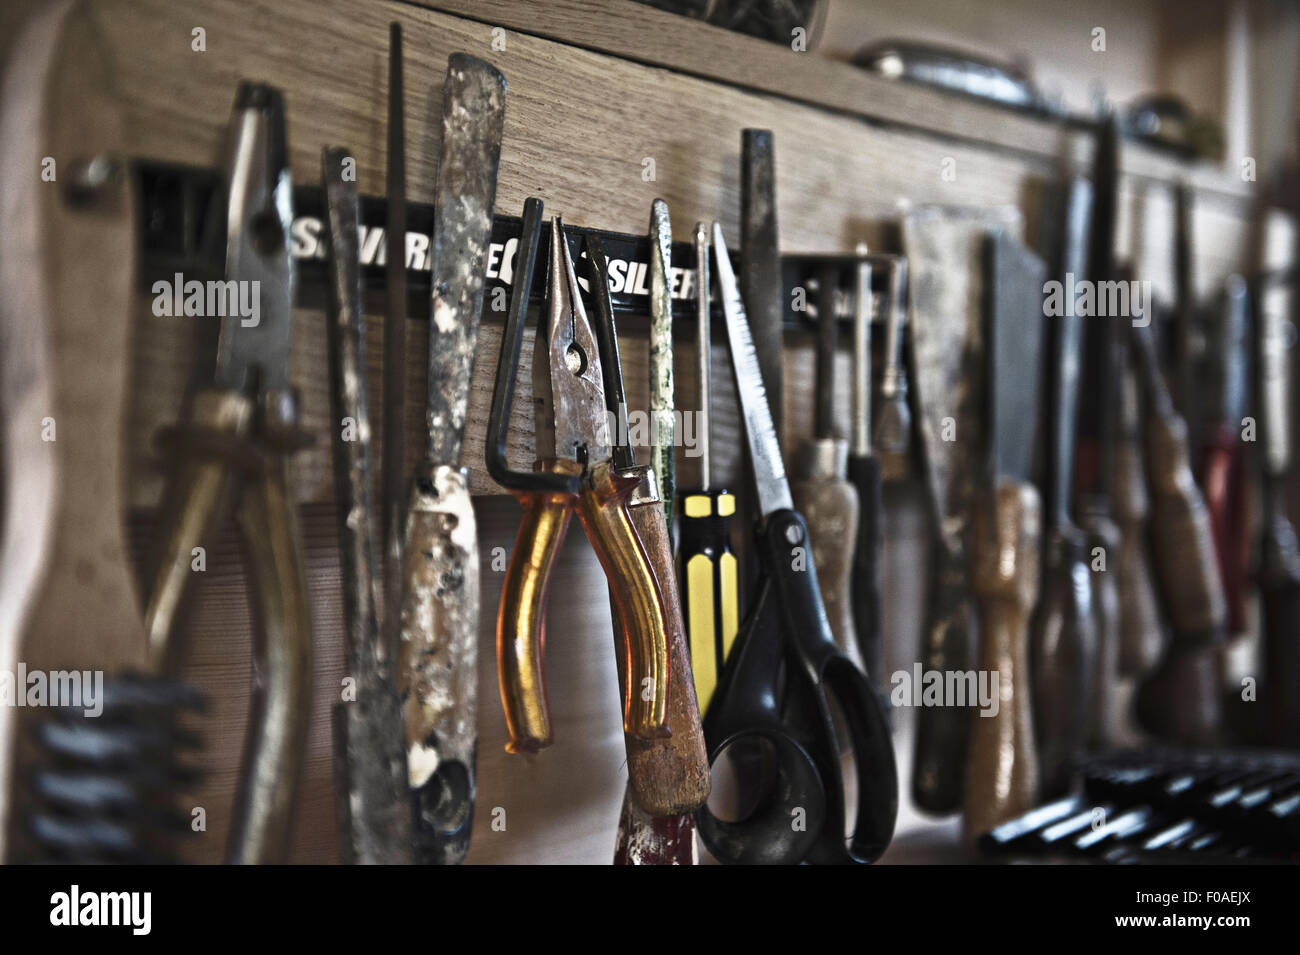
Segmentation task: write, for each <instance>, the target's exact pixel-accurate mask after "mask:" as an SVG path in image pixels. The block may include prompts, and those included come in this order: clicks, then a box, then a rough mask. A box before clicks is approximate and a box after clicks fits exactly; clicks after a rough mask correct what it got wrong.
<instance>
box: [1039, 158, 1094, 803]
mask: <svg viewBox="0 0 1300 955" xmlns="http://www.w3.org/2000/svg"><path fill="white" fill-rule="evenodd" d="M1061 192H1062V195H1061V196H1060V197H1059V202H1058V203H1057V208H1058V209H1059V210H1060V212H1059V215H1058V227H1059V229H1060V238H1059V239H1058V243H1059V247H1058V249H1057V251H1056V263H1055V265H1054V267H1053V271H1054V273H1055V278H1056V279H1057V281H1059V282H1061V283H1062V285H1063V287H1065V288H1068V287H1070V285H1072V284H1073V283H1072V281H1071V276H1080V275H1083V274H1084V256H1085V255H1086V253H1087V239H1088V229H1089V223H1090V220H1091V215H1092V185H1091V183H1089V182H1088V181H1087V180H1086V179H1082V178H1073V179H1070V180H1067V181H1065V182H1064V183H1062V186H1061ZM1045 321H1047V324H1048V329H1047V339H1048V343H1047V344H1048V348H1047V354H1048V361H1047V367H1046V380H1047V427H1046V439H1047V455H1046V457H1047V468H1046V472H1047V473H1046V478H1047V480H1046V504H1047V508H1046V510H1047V514H1046V535H1045V538H1044V541H1043V551H1044V554H1043V557H1044V560H1043V580H1042V596H1041V598H1040V599H1039V601H1038V606H1037V607H1036V608H1035V610H1034V617H1033V624H1032V628H1031V637H1030V642H1029V658H1030V667H1031V672H1032V681H1033V704H1034V706H1033V713H1034V740H1035V743H1036V745H1037V747H1038V765H1039V771H1040V773H1041V776H1042V790H1043V794H1044V795H1045V796H1049V797H1050V796H1055V795H1058V794H1059V793H1061V792H1064V791H1065V789H1066V788H1067V785H1068V778H1069V777H1068V771H1069V768H1070V764H1071V763H1072V761H1073V760H1075V759H1076V758H1077V757H1078V756H1079V755H1080V753H1081V752H1082V750H1083V745H1084V738H1085V735H1086V734H1087V732H1088V730H1089V727H1090V726H1091V723H1092V720H1091V716H1092V714H1091V713H1090V712H1089V710H1090V708H1092V707H1094V706H1095V701H1096V700H1098V699H1100V698H1101V696H1102V694H1103V693H1104V692H1105V688H1103V687H1102V686H1101V685H1100V681H1099V680H1098V679H1097V674H1096V672H1095V668H1094V667H1095V660H1096V657H1097V654H1098V650H1099V638H1104V639H1106V640H1107V641H1109V644H1110V645H1111V646H1112V647H1113V645H1114V635H1115V634H1114V629H1113V627H1112V626H1111V624H1112V622H1113V621H1114V611H1115V607H1114V606H1113V600H1112V606H1110V607H1106V608H1102V609H1103V611H1104V612H1103V613H1101V614H1098V615H1094V613H1093V596H1094V590H1093V583H1092V581H1091V579H1090V574H1089V571H1088V561H1087V555H1088V542H1087V539H1086V538H1085V537H1084V534H1083V532H1082V531H1081V530H1079V528H1078V527H1076V526H1075V525H1074V522H1073V520H1072V519H1071V514H1070V511H1071V508H1070V505H1071V501H1072V495H1071V493H1070V492H1071V489H1072V487H1073V484H1074V435H1075V430H1074V424H1075V414H1076V410H1077V407H1078V395H1079V371H1080V365H1081V356H1080V349H1081V339H1082V334H1083V319H1082V317H1081V316H1080V315H1078V314H1076V312H1075V310H1074V309H1073V308H1069V309H1066V310H1065V312H1064V314H1063V315H1060V316H1056V317H1053V318H1052V319H1050V321H1048V320H1047V319H1045ZM1111 594H1113V589H1112V590H1111ZM1098 596H1100V595H1098ZM1102 620H1104V621H1105V624H1104V626H1105V631H1106V632H1104V633H1099V632H1098V631H1097V630H1096V629H1094V628H1095V627H1096V626H1097V625H1098V623H1100V622H1101V621H1102Z"/></svg>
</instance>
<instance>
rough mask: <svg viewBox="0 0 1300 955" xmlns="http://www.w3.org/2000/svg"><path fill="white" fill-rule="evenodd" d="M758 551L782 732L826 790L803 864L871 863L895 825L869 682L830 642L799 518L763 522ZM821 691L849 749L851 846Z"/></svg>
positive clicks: (894, 774) (889, 767) (894, 792)
mask: <svg viewBox="0 0 1300 955" xmlns="http://www.w3.org/2000/svg"><path fill="white" fill-rule="evenodd" d="M758 548H759V552H760V555H761V556H760V560H761V561H762V562H763V566H764V571H765V572H766V573H767V574H768V575H769V578H770V579H771V581H772V584H773V589H774V590H775V593H776V597H777V604H778V605H779V608H780V612H781V615H782V618H783V619H782V622H783V624H784V627H785V633H786V654H787V660H788V661H789V667H790V673H789V675H788V678H787V679H788V689H787V705H786V713H785V717H786V725H787V727H788V728H789V731H790V732H791V733H792V735H794V736H795V738H796V739H799V740H800V741H801V742H802V743H803V745H804V746H805V748H807V750H808V751H809V753H811V754H812V757H813V759H814V760H815V761H816V763H817V768H818V771H819V772H820V773H821V776H822V785H823V786H824V788H825V790H826V803H827V805H826V826H825V828H824V830H823V832H822V836H821V838H819V839H818V840H817V844H816V846H815V847H814V850H813V852H812V854H811V855H810V856H809V859H808V861H810V862H817V863H823V864H833V863H869V862H874V861H875V860H876V859H878V858H880V855H881V854H882V853H883V852H884V851H885V848H886V847H887V846H888V845H889V841H890V840H891V839H892V838H893V835H894V824H895V822H896V821H897V819H898V768H897V765H896V764H895V761H894V746H893V741H892V739H891V738H890V734H889V720H888V717H887V716H886V714H885V711H884V708H883V707H882V706H881V705H880V700H879V698H878V697H877V696H876V694H875V693H874V692H873V691H872V688H871V683H870V681H868V680H867V678H866V676H865V675H864V674H863V673H862V671H861V670H859V669H858V668H857V667H856V666H855V665H854V664H853V662H852V661H851V660H849V659H848V657H846V656H844V655H843V654H842V653H841V652H840V650H839V648H838V647H837V646H836V644H835V639H834V637H833V636H832V635H831V628H830V623H829V622H828V621H827V619H826V611H825V608H824V607H823V606H822V600H821V590H820V588H819V587H818V584H817V570H816V568H815V567H814V566H813V562H812V555H811V548H810V547H809V544H808V527H807V525H806V524H804V520H803V518H802V517H801V516H800V515H799V514H798V513H797V512H796V511H792V510H780V511H776V512H774V513H772V514H770V515H768V518H767V522H766V526H765V527H764V529H763V533H762V534H760V535H759V539H758ZM828 692H829V695H830V696H831V697H834V699H835V702H836V703H837V704H838V706H839V711H840V713H841V714H842V715H843V717H844V719H845V721H846V722H847V723H848V729H849V740H850V742H851V743H852V746H853V762H854V767H855V772H856V776H857V783H858V811H857V817H856V820H855V823H854V827H853V837H852V839H851V840H848V839H847V838H846V833H845V831H844V814H845V805H844V779H843V775H842V773H841V769H840V749H839V746H838V744H837V743H836V740H835V726H834V723H833V722H832V720H831V711H830V706H829V703H828V699H827V696H828Z"/></svg>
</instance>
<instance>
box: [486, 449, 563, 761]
mask: <svg viewBox="0 0 1300 955" xmlns="http://www.w3.org/2000/svg"><path fill="white" fill-rule="evenodd" d="M537 469H538V470H546V471H555V472H561V473H576V472H577V471H578V470H580V469H579V468H578V465H577V464H576V463H575V462H570V461H546V462H539V463H538V465H537ZM516 496H517V497H518V498H519V503H520V504H522V505H523V509H524V514H523V518H522V520H520V522H519V532H518V534H517V535H516V537H515V544H514V547H512V548H511V550H510V563H509V564H508V565H507V567H506V579H505V582H504V584H503V585H502V588H501V603H500V606H499V609H498V611H497V678H498V680H499V682H500V686H501V707H502V709H503V710H504V711H505V717H506V730H507V732H508V733H509V736H510V739H509V741H508V742H507V743H506V752H509V753H535V752H537V751H538V750H539V749H542V748H543V747H546V746H550V745H551V740H552V734H551V710H550V704H549V702H548V701H547V697H546V675H545V667H544V661H543V659H542V648H543V645H544V643H543V640H544V636H545V629H544V628H545V626H546V601H547V598H548V596H549V595H550V587H551V568H552V566H553V565H554V563H555V555H556V553H558V551H559V549H560V545H561V544H562V543H564V535H565V532H566V531H567V530H568V528H569V519H570V518H571V517H572V516H573V508H574V504H575V503H576V502H575V501H574V496H573V495H572V494H568V493H565V492H561V491H554V492H539V493H535V494H525V493H519V494H516Z"/></svg>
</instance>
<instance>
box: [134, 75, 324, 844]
mask: <svg viewBox="0 0 1300 955" xmlns="http://www.w3.org/2000/svg"><path fill="white" fill-rule="evenodd" d="M231 140H232V141H231V144H230V155H231V161H230V165H229V167H228V175H227V180H226V182H225V187H226V188H225V196H226V201H227V209H226V279H227V283H226V284H227V288H228V289H229V287H230V286H232V285H233V286H234V288H235V289H236V292H235V294H234V296H233V300H234V301H241V300H244V295H246V294H247V295H252V296H257V299H258V306H259V307H258V309H257V310H255V311H252V314H249V315H245V314H241V313H240V310H235V309H230V308H227V309H226V311H227V314H226V315H225V316H224V317H223V318H221V320H220V321H221V324H220V328H219V332H218V338H217V346H216V363H215V367H214V368H213V369H212V372H211V377H210V378H207V376H206V375H205V376H204V377H205V379H206V380H205V381H203V382H202V386H201V388H200V389H199V390H198V391H197V392H196V393H195V394H194V396H193V398H192V401H191V403H190V408H189V413H188V416H187V417H186V418H185V420H184V421H183V422H182V423H181V424H180V425H178V426H177V427H175V428H172V429H170V430H169V431H167V432H166V433H165V434H164V435H163V436H162V437H163V440H164V442H165V443H166V445H167V446H168V447H169V450H170V451H171V452H172V453H173V459H174V467H173V470H172V473H171V476H170V480H169V482H168V485H167V490H166V493H165V494H164V497H163V504H162V510H161V519H160V523H159V528H158V534H157V538H156V540H157V546H156V549H155V553H154V556H153V560H152V561H151V563H150V568H149V576H148V577H146V578H145V581H146V583H147V584H149V589H148V592H147V593H146V595H145V599H146V611H145V626H146V629H147V631H148V635H149V648H150V655H151V660H152V665H153V666H154V668H155V669H157V670H158V671H159V672H161V673H167V672H169V671H171V670H173V669H174V668H175V667H176V665H177V663H178V658H179V656H180V653H179V650H180V646H179V644H180V641H179V640H178V639H177V636H178V634H179V631H180V630H181V625H182V622H183V621H184V619H185V607H186V603H187V598H188V597H189V596H190V594H191V593H192V591H193V589H194V588H193V583H194V581H195V578H196V577H197V576H199V575H198V573H197V571H199V570H202V569H203V567H205V566H206V563H205V562H204V563H200V562H199V560H200V556H201V555H202V554H203V553H204V552H203V551H202V550H201V549H203V548H207V547H210V546H211V545H212V543H213V541H214V538H215V534H216V530H217V527H218V515H219V513H220V510H221V505H222V502H223V500H224V499H225V498H226V497H227V495H228V494H229V495H231V496H232V497H233V498H234V499H235V501H236V505H235V516H236V519H237V521H238V524H239V530H240V533H241V537H242V540H243V545H244V554H245V562H246V564H247V567H248V570H249V576H250V577H251V578H252V583H253V605H254V610H255V611H256V617H258V618H260V619H258V620H257V623H258V627H257V629H256V632H255V634H254V641H253V654H254V656H253V704H252V712H251V714H250V717H249V728H248V738H247V742H246V744H245V752H244V759H243V766H242V774H241V778H240V783H239V793H238V801H237V804H236V807H235V818H234V821H233V823H232V827H231V833H230V845H229V853H228V857H229V860H230V861H231V862H239V863H281V862H284V861H286V859H287V855H288V848H289V838H290V835H291V825H290V824H291V820H292V809H293V797H294V791H295V788H296V784H297V778H298V776H299V771H300V769H301V767H302V761H303V756H304V751H305V749H306V742H307V728H308V722H309V717H310V709H311V680H310V678H311V618H310V610H309V606H308V602H307V588H306V581H305V578H304V575H303V561H302V543H301V541H302V538H301V534H300V532H299V528H298V513H297V510H296V508H295V504H294V500H293V495H292V493H291V475H290V457H291V455H292V454H293V452H294V451H295V450H297V449H299V448H301V447H303V446H304V445H305V444H306V443H307V442H306V440H305V438H304V435H303V433H302V431H301V430H300V428H299V425H298V399H297V394H296V392H295V391H294V389H292V388H291V387H290V385H289V352H290V341H291V338H290V325H291V319H292V305H293V291H294V268H293V259H292V257H291V256H290V253H289V227H290V224H291V223H292V221H293V210H292V203H291V191H292V190H291V184H290V180H289V161H288V151H287V148H286V145H285V120H284V100H283V96H282V94H281V93H280V92H279V91H278V90H276V89H272V88H271V87H268V86H263V85H261V84H257V83H243V84H241V85H240V87H239V93H238V95H237V97H236V100H235V107H234V113H233V116H232V119H231ZM241 287H245V288H246V289H247V291H246V292H245V291H242V290H241ZM227 300H228V304H229V303H230V300H231V296H230V295H229V292H228V293H227ZM248 300H249V301H251V299H248ZM204 561H206V558H205V557H204Z"/></svg>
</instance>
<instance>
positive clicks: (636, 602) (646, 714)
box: [578, 461, 671, 740]
mask: <svg viewBox="0 0 1300 955" xmlns="http://www.w3.org/2000/svg"><path fill="white" fill-rule="evenodd" d="M637 484H638V481H637V479H636V478H627V477H622V476H620V475H618V474H616V473H615V472H614V470H613V468H612V467H611V466H610V464H609V462H607V461H605V462H601V463H599V464H597V465H596V466H595V467H593V468H592V469H591V472H590V474H589V476H588V477H587V478H585V479H584V483H583V489H582V494H581V496H580V497H579V499H578V516H579V517H580V518H581V520H582V526H583V529H584V530H585V531H586V532H587V539H588V540H589V541H591V548H592V550H594V551H595V552H596V557H597V558H598V559H599V560H600V565H601V567H602V568H603V569H604V571H605V579H606V580H608V581H609V589H610V594H611V595H612V597H613V599H614V608H615V611H616V614H615V616H616V617H617V620H616V624H617V627H618V630H619V633H620V635H621V637H622V647H621V649H620V653H621V654H622V656H623V664H622V665H623V667H625V669H626V673H627V679H626V681H625V683H624V687H623V732H624V733H629V734H631V735H633V736H638V737H641V738H642V739H646V740H655V739H659V738H661V737H666V736H670V735H671V731H670V730H669V727H668V711H669V703H670V700H671V693H670V691H669V686H668V657H669V653H668V630H669V627H668V623H667V614H666V613H665V611H664V601H663V595H662V592H661V590H660V586H659V580H658V578H656V576H655V573H654V570H653V569H652V568H651V566H650V561H649V558H648V557H647V556H646V552H645V548H644V547H643V546H642V543H641V539H640V537H639V536H638V535H637V532H636V528H635V527H633V525H632V519H631V517H630V516H629V515H628V501H629V499H630V497H631V495H632V492H633V491H634V490H635V489H636V486H637ZM660 506H661V508H662V505H660Z"/></svg>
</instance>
